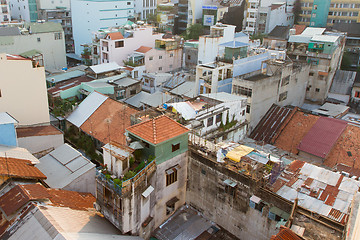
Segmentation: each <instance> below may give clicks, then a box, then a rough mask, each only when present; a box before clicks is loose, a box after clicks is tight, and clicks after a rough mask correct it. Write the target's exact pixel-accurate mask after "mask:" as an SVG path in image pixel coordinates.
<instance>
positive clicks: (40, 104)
mask: <svg viewBox="0 0 360 240" xmlns="http://www.w3.org/2000/svg"><path fill="white" fill-rule="evenodd" d="M19 69H21V71H19ZM0 71H1V75H2V77H1V82H2V87H1V97H0V111H1V112H7V113H9V114H11V116H13V117H14V118H15V119H16V120H17V121H18V122H19V125H20V126H25V125H44V124H45V125H46V124H48V123H49V122H50V116H49V106H48V100H47V91H46V80H45V71H44V68H43V67H34V64H33V62H32V61H31V60H29V59H25V58H22V57H20V56H14V55H6V54H4V53H2V54H1V55H0ZM9 103H11V104H9Z"/></svg>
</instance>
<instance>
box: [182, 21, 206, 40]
mask: <svg viewBox="0 0 360 240" xmlns="http://www.w3.org/2000/svg"><path fill="white" fill-rule="evenodd" d="M203 34H204V26H203V25H201V24H199V23H196V24H193V25H191V26H190V27H188V28H187V29H186V32H184V33H183V37H184V39H185V40H190V39H193V40H199V37H200V36H201V35H203Z"/></svg>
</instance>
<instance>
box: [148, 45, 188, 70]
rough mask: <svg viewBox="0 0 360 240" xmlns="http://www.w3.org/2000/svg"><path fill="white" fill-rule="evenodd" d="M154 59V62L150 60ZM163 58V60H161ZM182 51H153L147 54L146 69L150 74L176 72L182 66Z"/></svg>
mask: <svg viewBox="0 0 360 240" xmlns="http://www.w3.org/2000/svg"><path fill="white" fill-rule="evenodd" d="M150 57H152V59H153V60H150ZM160 58H161V59H160ZM181 60H182V49H181V48H179V49H176V50H170V51H166V50H159V49H155V48H153V49H151V50H150V51H148V52H147V53H146V54H145V69H146V72H148V73H165V72H170V71H175V70H177V69H179V68H181V66H182V62H181Z"/></svg>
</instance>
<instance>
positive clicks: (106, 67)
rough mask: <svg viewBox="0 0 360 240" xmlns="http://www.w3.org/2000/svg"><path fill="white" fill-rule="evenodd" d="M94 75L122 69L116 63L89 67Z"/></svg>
mask: <svg viewBox="0 0 360 240" xmlns="http://www.w3.org/2000/svg"><path fill="white" fill-rule="evenodd" d="M89 68H90V69H91V70H92V71H93V72H94V73H96V74H99V73H105V72H110V71H115V70H119V69H120V68H121V67H120V66H119V65H118V64H117V63H116V62H110V63H103V64H99V65H95V66H90V67H89Z"/></svg>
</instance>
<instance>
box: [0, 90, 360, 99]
mask: <svg viewBox="0 0 360 240" xmlns="http://www.w3.org/2000/svg"><path fill="white" fill-rule="evenodd" d="M0 97H1V91H0ZM355 97H357V98H360V92H359V91H356V92H355Z"/></svg>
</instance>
